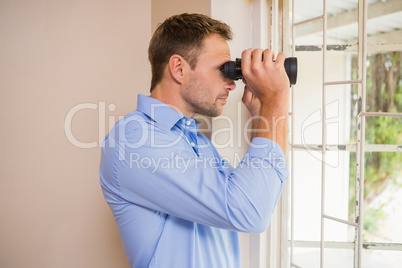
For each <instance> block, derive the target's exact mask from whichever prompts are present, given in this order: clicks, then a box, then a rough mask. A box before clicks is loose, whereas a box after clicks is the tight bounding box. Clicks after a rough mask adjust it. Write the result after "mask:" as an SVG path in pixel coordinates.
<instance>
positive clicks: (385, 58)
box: [366, 44, 402, 112]
mask: <svg viewBox="0 0 402 268" xmlns="http://www.w3.org/2000/svg"><path fill="white" fill-rule="evenodd" d="M401 49H402V44H401ZM366 110H367V111H368V112H402V52H401V51H394V52H378V53H371V54H369V55H368V56H367V86H366Z"/></svg>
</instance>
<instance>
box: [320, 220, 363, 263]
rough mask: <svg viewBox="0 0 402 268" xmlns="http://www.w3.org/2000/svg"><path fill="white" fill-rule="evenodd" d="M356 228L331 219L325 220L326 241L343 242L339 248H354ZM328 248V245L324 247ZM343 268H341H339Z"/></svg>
mask: <svg viewBox="0 0 402 268" xmlns="http://www.w3.org/2000/svg"><path fill="white" fill-rule="evenodd" d="M355 233H356V228H355V227H353V226H351V225H348V224H344V223H341V222H337V221H333V220H330V219H325V220H324V241H326V242H327V243H330V242H343V243H344V244H339V245H338V246H339V247H348V246H349V247H354V243H353V242H354V241H355ZM324 246H325V247H328V245H324ZM339 267H341V266H339Z"/></svg>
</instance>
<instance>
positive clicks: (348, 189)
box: [325, 151, 356, 241]
mask: <svg viewBox="0 0 402 268" xmlns="http://www.w3.org/2000/svg"><path fill="white" fill-rule="evenodd" d="M326 161H328V163H329V164H328V165H326V166H325V214H327V215H329V216H332V217H336V218H339V219H342V220H345V221H350V222H355V193H354V192H355V183H354V180H355V177H354V174H355V172H354V168H355V167H354V166H353V167H351V162H353V163H355V162H356V153H350V152H345V151H327V152H326ZM330 164H331V165H330ZM350 169H352V170H350ZM350 171H352V172H350ZM351 175H352V176H351ZM351 181H352V182H353V183H351ZM333 241H335V240H333ZM337 241H338V240H337ZM345 241H346V240H345ZM348 241H349V240H348Z"/></svg>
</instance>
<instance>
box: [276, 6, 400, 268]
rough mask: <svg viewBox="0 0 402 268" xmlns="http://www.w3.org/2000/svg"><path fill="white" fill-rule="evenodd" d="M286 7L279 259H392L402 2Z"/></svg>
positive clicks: (396, 249) (345, 263)
mask: <svg viewBox="0 0 402 268" xmlns="http://www.w3.org/2000/svg"><path fill="white" fill-rule="evenodd" d="M286 8H287V4H284V9H283V14H286V13H287V10H286ZM289 10H290V14H291V16H290V21H291V22H290V23H289V26H290V27H289V28H290V29H291V30H290V31H289V36H291V38H290V40H292V41H291V43H290V44H289V47H291V48H292V54H293V56H296V57H297V58H298V62H299V77H298V82H297V85H296V86H294V87H293V88H292V98H291V111H290V120H289V121H290V125H291V127H290V143H291V148H290V151H289V166H290V169H291V178H290V181H289V183H288V188H287V189H285V192H284V196H283V204H282V210H283V213H282V215H283V217H282V224H281V227H282V237H283V238H284V239H283V240H285V241H282V244H281V245H282V246H281V248H282V249H281V250H282V251H281V256H282V258H281V267H308V268H310V267H399V266H400V263H402V232H400V222H401V220H402V131H401V130H402V1H400V0H387V1H378V0H309V1H303V0H292V1H291V3H289ZM285 23H286V20H285ZM284 29H285V30H284V33H283V36H287V34H286V31H287V30H286V29H287V28H286V25H284ZM285 41H286V38H284V42H285ZM284 46H286V44H284Z"/></svg>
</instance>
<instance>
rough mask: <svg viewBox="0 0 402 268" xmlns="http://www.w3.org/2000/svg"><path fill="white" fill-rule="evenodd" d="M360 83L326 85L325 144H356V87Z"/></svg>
mask: <svg viewBox="0 0 402 268" xmlns="http://www.w3.org/2000/svg"><path fill="white" fill-rule="evenodd" d="M358 86H359V87H360V85H355V84H353V85H337V86H327V87H326V88H325V90H326V91H325V93H326V103H327V105H326V115H327V144H338V145H340V144H342V145H346V144H356V131H351V127H352V128H353V127H354V126H355V125H356V122H357V111H355V110H356V109H357V87H358Z"/></svg>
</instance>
